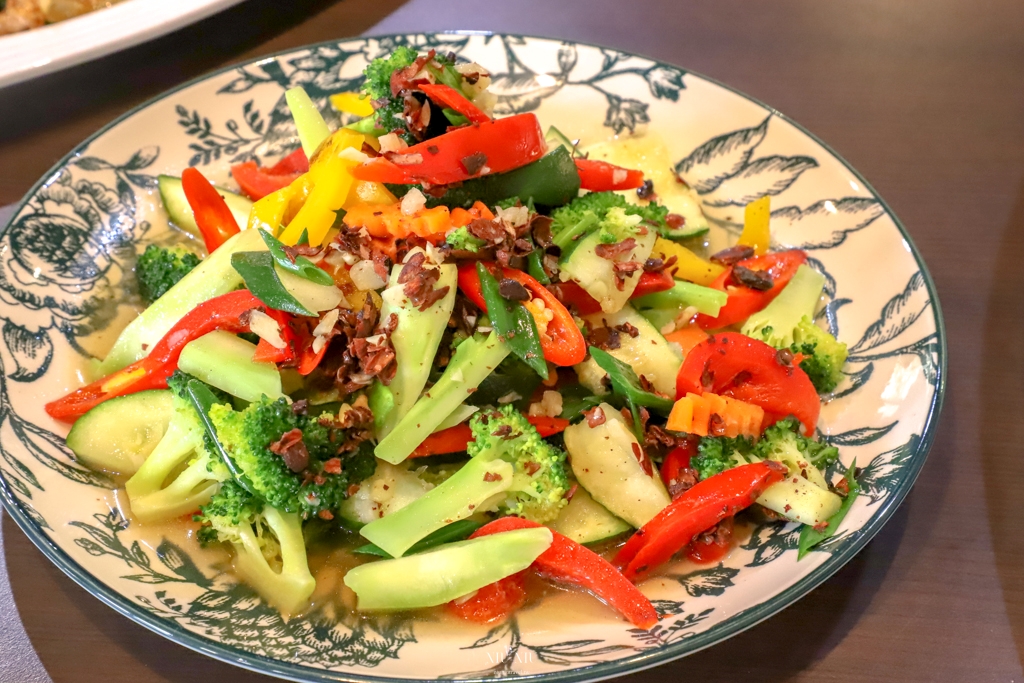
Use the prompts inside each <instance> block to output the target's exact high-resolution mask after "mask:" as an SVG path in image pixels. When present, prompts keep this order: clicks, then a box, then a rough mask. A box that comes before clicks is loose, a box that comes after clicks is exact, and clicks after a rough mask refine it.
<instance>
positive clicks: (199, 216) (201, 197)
mask: <svg viewBox="0 0 1024 683" xmlns="http://www.w3.org/2000/svg"><path fill="white" fill-rule="evenodd" d="M181 189H182V190H184V191H185V199H187V200H188V205H189V206H190V207H192V214H193V216H195V219H196V225H198V226H199V232H201V233H202V234H203V241H204V242H206V251H207V252H209V253H211V254H212V253H213V252H214V250H216V249H217V247H219V246H220V245H222V244H224V243H225V242H227V241H228V238H230V237H231V236H232V235H236V234H238V231H239V228H238V222H237V221H236V220H235V216H234V214H232V213H231V209H229V208H228V205H227V202H225V201H224V197H222V196H220V192H217V188H215V187H214V186H213V185H212V184H211V183H210V181H209V180H207V179H206V176H204V175H203V174H202V173H200V172H199V171H198V170H197V169H195V168H193V167H191V166H189V167H188V168H186V169H185V170H184V171H182V173H181Z"/></svg>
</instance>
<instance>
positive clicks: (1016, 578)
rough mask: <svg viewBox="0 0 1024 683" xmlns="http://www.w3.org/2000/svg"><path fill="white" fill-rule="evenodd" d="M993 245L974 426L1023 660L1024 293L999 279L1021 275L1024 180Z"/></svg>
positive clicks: (1008, 607)
mask: <svg viewBox="0 0 1024 683" xmlns="http://www.w3.org/2000/svg"><path fill="white" fill-rule="evenodd" d="M995 251H996V254H997V255H996V256H995V267H994V268H995V269H994V272H992V273H991V281H992V283H993V284H992V287H991V294H990V295H989V298H988V302H987V303H988V313H987V316H986V319H985V329H984V330H983V332H984V336H985V340H984V351H983V357H982V361H981V372H980V375H981V383H980V385H979V390H980V394H981V406H980V408H981V410H980V413H981V428H980V430H979V432H980V436H981V457H982V466H983V468H984V475H985V494H986V501H987V505H988V519H989V525H990V531H991V534H992V545H993V548H994V550H995V555H996V567H997V569H998V570H999V579H1000V582H1001V583H1002V588H1003V600H1004V602H1005V604H1006V613H1007V615H1008V617H1009V620H1010V627H1011V629H1012V630H1013V639H1014V642H1015V643H1017V656H1018V658H1020V659H1021V660H1022V664H1024V652H1022V651H1021V644H1022V643H1024V534H1022V533H1021V515H1022V510H1021V504H1022V502H1024V494H1022V490H1024V419H1022V414H1021V410H1022V409H1024V292H1021V291H1019V290H1016V289H1014V288H1012V287H1005V286H1003V283H1005V282H1016V281H1019V272H1020V269H1021V254H1024V184H1022V185H1021V187H1020V189H1019V190H1018V194H1017V201H1016V202H1015V203H1014V206H1013V211H1012V213H1011V214H1010V220H1009V222H1008V223H1007V225H1006V227H1005V228H1004V229H1003V234H1002V239H1001V241H1000V242H999V244H998V246H997V249H996V250H995ZM964 455H965V456H970V455H971V454H964Z"/></svg>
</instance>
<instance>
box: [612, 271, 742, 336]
mask: <svg viewBox="0 0 1024 683" xmlns="http://www.w3.org/2000/svg"><path fill="white" fill-rule="evenodd" d="M728 299H729V295H728V294H726V293H725V292H722V291H720V290H717V289H711V288H710V287H703V286H701V285H697V284H694V283H692V282H684V281H682V280H676V283H675V284H674V285H673V286H672V289H668V290H666V291H664V292H655V293H654V294H647V295H645V296H641V297H637V298H635V299H632V300H631V301H630V304H631V305H632V306H633V308H635V309H636V310H637V312H638V313H640V315H642V316H643V317H645V318H647V319H648V320H650V321H651V324H652V325H654V326H655V327H656V328H658V329H659V330H660V329H661V328H663V327H664V326H665V325H667V324H668V323H670V322H673V321H674V320H675V319H676V318H677V317H678V316H679V314H680V313H681V312H682V311H683V310H684V309H686V308H688V307H690V306H692V307H693V308H695V309H697V312H698V313H703V314H705V315H710V316H716V317H717V316H718V312H719V310H721V308H722V306H724V305H725V302H726V301H727V300H728Z"/></svg>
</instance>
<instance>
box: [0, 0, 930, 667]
mask: <svg viewBox="0 0 1024 683" xmlns="http://www.w3.org/2000/svg"><path fill="white" fill-rule="evenodd" d="M140 1H141V0H132V2H140ZM126 6H127V5H126ZM398 44H413V45H416V46H419V47H422V48H428V47H433V48H436V49H438V50H444V51H448V50H453V51H455V52H457V53H458V54H459V55H460V56H462V57H465V58H468V59H472V60H474V61H477V62H479V63H481V64H483V65H485V66H486V67H487V68H488V69H490V70H491V71H492V74H493V75H494V85H493V89H494V90H495V91H496V93H497V94H498V95H499V96H500V104H499V111H500V112H501V113H503V114H507V113H511V112H523V111H535V112H536V113H537V115H538V116H539V117H540V119H541V121H542V124H543V125H549V124H555V125H557V126H558V127H559V128H560V129H561V130H563V131H564V132H566V133H567V134H568V135H569V136H571V137H581V138H583V139H584V140H585V141H588V142H589V141H597V140H600V139H605V138H607V137H609V136H610V135H613V134H616V133H618V134H622V135H628V134H631V133H640V132H641V131H642V129H644V128H646V129H647V131H648V132H649V133H651V134H658V135H660V136H661V137H662V138H663V139H664V140H665V141H666V143H667V144H668V147H669V149H670V154H671V161H672V163H673V164H674V166H675V167H676V168H677V170H678V171H679V172H680V173H681V174H682V176H683V177H684V178H686V180H687V181H688V182H689V183H690V184H691V186H693V187H694V188H696V189H697V191H698V192H699V194H700V196H701V199H702V202H703V206H704V209H705V211H706V213H707V214H708V216H709V218H711V219H712V221H713V222H714V223H715V225H716V229H717V230H720V231H725V232H735V231H736V230H737V229H738V224H737V219H738V218H739V217H740V216H741V213H742V211H741V207H742V206H743V205H744V204H745V203H746V202H747V201H749V200H751V199H754V198H756V197H759V196H762V195H764V194H770V195H771V196H772V206H773V209H774V210H773V213H772V234H773V236H774V239H775V240H776V242H777V246H798V247H801V248H803V249H806V250H807V251H808V252H809V254H810V257H811V263H812V264H813V265H814V266H815V267H816V268H819V269H820V270H821V271H822V272H824V273H826V274H827V280H828V286H827V293H828V296H829V297H830V303H829V304H828V305H827V307H826V309H825V314H824V315H825V318H826V321H827V324H828V325H829V326H830V327H831V329H832V330H833V331H834V332H836V333H838V336H839V338H840V339H842V340H844V341H846V342H847V343H848V344H849V346H850V360H849V365H848V368H847V372H848V373H849V377H848V379H847V380H846V381H844V383H843V384H842V385H841V386H840V388H839V391H838V393H837V395H836V397H835V399H834V400H833V401H832V402H831V403H829V404H828V405H827V406H825V408H824V409H823V410H822V418H821V421H820V424H819V429H820V431H821V433H822V435H823V436H824V437H825V438H827V439H828V440H829V441H831V442H832V443H833V444H835V445H837V446H839V447H840V451H841V455H842V460H843V462H844V463H847V464H848V463H850V462H851V461H853V460H854V459H855V458H856V461H857V464H858V465H859V466H861V467H862V468H863V474H862V478H861V481H862V485H863V487H864V495H862V496H861V497H860V498H859V499H858V501H857V502H856V504H855V506H854V507H853V508H852V510H851V512H850V514H849V516H848V517H847V518H846V521H845V522H844V524H843V526H842V528H841V533H840V534H839V535H837V536H836V537H834V538H832V539H830V540H829V541H828V542H826V543H824V544H823V545H822V546H820V547H819V548H818V549H817V550H816V551H815V552H812V553H811V554H810V555H809V556H807V557H805V558H804V559H803V560H801V561H799V562H798V561H797V552H796V550H795V548H796V542H797V538H798V531H797V530H796V528H795V527H794V525H788V526H785V525H781V524H772V525H766V526H762V527H759V528H757V529H756V530H755V531H754V533H753V535H752V536H751V538H750V539H749V540H748V541H746V542H744V543H743V544H742V545H741V546H740V547H738V548H736V549H734V550H733V552H732V553H731V554H730V555H729V556H728V557H727V558H726V559H725V560H724V561H723V562H721V563H719V564H716V565H712V566H705V567H697V566H694V565H689V564H686V563H679V564H678V565H676V566H674V568H673V569H672V571H670V572H669V575H668V576H666V577H662V578H658V579H655V580H651V581H649V582H647V583H645V584H643V586H642V588H643V590H644V591H645V592H646V593H647V594H648V595H649V596H650V597H651V598H652V600H654V601H655V604H656V606H657V608H658V609H659V611H660V612H661V613H662V614H663V615H664V618H663V620H662V621H661V623H660V624H659V625H658V626H657V627H655V628H654V629H652V630H651V631H642V630H638V629H635V628H631V627H630V626H629V624H626V623H624V622H623V621H621V620H619V619H617V618H616V616H615V615H614V614H613V613H612V612H611V611H610V610H608V609H606V608H604V607H603V606H602V605H600V604H598V603H597V602H596V601H594V600H590V601H588V600H586V599H583V598H580V597H572V596H568V595H563V596H557V597H554V598H552V599H550V600H548V601H546V602H545V603H542V605H541V606H540V607H537V608H534V609H529V610H525V611H523V612H521V613H519V614H518V615H516V616H515V617H514V618H512V619H511V620H509V621H508V622H506V623H504V624H501V625H500V626H497V627H495V628H493V629H490V630H489V629H487V628H485V627H477V626H473V625H468V624H461V625H456V626H448V627H446V628H441V627H439V626H438V625H437V624H436V623H423V622H418V621H417V622H412V621H410V620H408V619H406V618H404V617H402V616H391V617H372V618H369V617H365V618H353V617H351V616H350V615H347V614H344V613H342V614H338V613H336V612H333V611H332V610H331V609H329V608H328V607H324V606H321V607H319V608H318V609H317V610H315V611H314V612H313V613H312V614H310V615H308V616H305V617H302V618H297V619H293V620H291V621H288V622H284V621H282V620H281V618H280V617H279V616H278V615H277V613H276V612H275V611H274V610H272V609H270V608H268V607H267V606H266V605H264V604H263V603H262V602H261V601H260V600H259V599H258V598H255V597H254V596H253V595H252V594H251V592H249V591H248V590H247V589H246V588H245V587H244V586H239V585H238V584H237V583H236V582H235V581H234V580H233V579H232V577H231V575H230V574H224V573H222V572H221V571H219V570H218V568H217V567H216V566H215V565H213V564H211V560H210V558H209V557H208V556H207V555H206V554H204V553H203V552H201V551H200V550H199V549H198V547H196V546H195V545H194V544H193V543H192V542H191V541H188V540H185V539H183V538H180V537H178V536H174V535H169V532H166V531H165V530H164V529H159V528H152V527H148V528H147V527H141V526H140V525H138V524H132V523H129V522H128V521H127V520H126V519H125V517H124V516H123V515H122V514H121V512H120V511H119V509H118V507H117V505H116V500H115V496H114V494H113V492H112V491H111V490H110V482H109V481H107V480H106V479H105V478H103V477H102V476H99V475H96V474H94V473H92V472H90V471H88V470H87V469H85V468H84V467H82V466H81V465H79V464H77V463H76V462H75V461H74V458H73V456H72V455H71V454H70V453H69V452H68V451H67V449H66V448H65V446H64V442H63V438H62V437H63V435H64V434H65V432H66V428H65V427H64V426H63V425H60V424H57V423H55V422H53V421H51V420H49V419H48V418H47V416H46V415H45V413H44V412H43V410H42V403H43V402H44V401H46V400H50V399H52V398H54V397H56V396H59V395H61V394H63V393H64V392H65V390H67V389H69V388H71V387H73V386H76V385H77V384H78V383H79V381H80V380H79V379H78V378H77V376H76V373H77V371H78V370H79V369H80V368H81V367H83V366H84V364H85V362H86V357H87V355H88V353H89V351H90V350H93V351H96V350H98V349H99V348H101V347H102V346H103V343H104V342H103V340H102V338H103V337H104V336H106V339H107V341H106V343H108V344H109V339H110V336H111V334H112V333H113V332H115V331H116V328H117V327H119V326H120V325H123V324H124V323H125V321H126V318H125V316H124V315H121V316H120V317H115V309H116V307H115V305H114V304H119V305H120V309H119V310H120V312H121V313H122V314H124V313H126V312H127V311H128V308H127V306H128V304H129V303H130V297H129V294H128V292H129V291H130V289H131V288H130V287H120V286H119V283H120V281H121V279H122V274H123V272H127V271H126V268H130V264H131V263H132V259H133V257H134V255H135V252H136V249H137V247H136V245H137V244H138V242H139V241H140V240H142V239H143V238H147V239H148V238H149V237H152V236H153V234H156V233H157V232H159V230H160V226H161V225H165V220H164V218H163V216H162V212H161V209H160V207H159V200H158V199H157V198H156V197H155V195H154V192H153V184H154V179H155V176H156V175H157V174H159V173H164V172H168V173H175V174H177V173H179V172H180V171H181V169H182V168H183V167H185V166H186V165H188V164H193V165H198V166H200V167H202V169H203V171H204V172H205V173H207V174H209V175H211V176H212V177H213V178H214V179H216V180H218V181H224V182H227V178H228V174H227V167H228V165H229V164H230V163H231V162H232V161H233V160H237V159H241V158H245V157H247V156H249V155H252V154H257V155H268V154H276V153H283V152H285V151H288V150H290V149H292V148H294V147H295V146H296V144H297V143H296V140H295V136H294V130H293V127H292V124H291V121H290V117H289V115H288V113H287V110H286V108H285V106H284V98H283V93H284V90H285V89H286V88H287V87H290V86H292V85H295V84H303V85H304V86H305V87H306V89H307V91H309V93H310V95H311V96H312V97H314V98H315V99H316V100H317V101H319V102H320V103H321V104H323V105H325V104H326V96H327V95H328V94H330V93H332V92H338V91H344V90H351V89H353V88H355V87H357V85H358V83H359V78H360V73H361V71H362V69H363V67H364V65H365V64H366V62H367V60H368V59H372V58H375V57H377V56H380V55H382V54H386V53H387V52H389V51H390V50H391V49H392V48H393V47H394V46H395V45H398ZM147 233H149V235H148V237H147ZM129 277H130V274H129ZM127 282H130V280H128V281H127ZM0 318H2V319H3V330H2V331H3V335H2V336H3V343H2V344H0V360H2V363H3V368H2V378H0V455H2V459H0V483H2V487H0V493H2V499H3V502H4V505H5V506H6V507H7V509H8V510H9V512H10V514H11V516H12V517H13V518H14V519H15V521H16V522H17V523H18V524H19V525H20V526H21V528H22V529H24V531H25V532H26V533H27V534H28V535H29V537H30V538H31V539H32V540H33V541H34V542H35V543H36V544H37V545H38V546H39V547H40V548H41V549H42V550H43V551H44V552H45V553H46V554H47V556H49V557H50V558H51V559H52V560H53V562H54V563H56V564H57V565H58V566H59V567H60V568H61V569H63V570H64V571H65V572H67V573H68V574H69V575H70V576H71V577H72V578H73V579H74V580H75V581H77V582H79V583H80V584H82V585H83V586H84V587H85V588H86V589H87V590H89V591H91V592H92V593H93V594H95V595H96V596H97V597H98V598H100V599H101V600H103V601H104V602H106V603H107V604H109V605H110V606H112V607H113V608H114V609H116V610H118V611H120V612H122V613H123V614H125V615H127V616H128V617H130V618H132V619H134V620H136V621H137V622H139V623H141V624H143V625H145V626H147V627H148V628H151V629H153V630H154V631H157V632H159V633H161V634H163V635H165V636H167V637H168V638H171V639H173V640H175V641H177V642H179V643H181V644H183V645H186V646H188V647H191V648H194V649H196V650H199V651H201V652H204V653H206V654H209V655H212V656H214V657H218V658H220V659H223V660H225V661H229V662H232V663H235V664H239V665H241V666H245V667H249V668H252V669H257V670H260V671H264V672H267V673H270V674H274V675H278V676H282V677H287V678H293V679H295V680H304V681H305V680H311V681H320V680H360V681H385V680H394V679H410V678H412V679H435V678H438V677H451V678H462V679H470V680H477V679H487V678H495V677H504V676H535V677H540V678H544V679H551V680H559V681H582V680H593V679H597V678H602V677H608V676H613V675H617V674H621V673H626V672H630V671H635V670H636V669H638V668H643V667H646V666H652V665H654V664H657V663H660V662H664V661H667V660H669V659H672V658H675V657H680V656H683V655H685V654H688V653H691V652H694V651H696V650H698V649H701V648H704V647H707V646H709V645H712V644H714V643H716V642H718V641H720V640H722V639H724V638H727V637H729V636H731V635H733V634H735V633H737V632H739V631H741V630H743V629H745V628H748V627H750V626H751V625H753V624H755V623H757V622H758V621H760V620H762V619H765V618H767V617H769V616H771V615H772V614H774V613H775V612H777V611H779V610H781V609H782V608H784V607H785V606H787V605H789V604H790V603H792V602H793V601H795V600H797V599H799V598H800V597H801V596H803V595H805V594H806V593H807V592H808V591H810V590H811V589H813V588H814V587H815V586H817V585H818V584H820V583H821V582H822V581H824V580H825V579H827V578H828V577H829V576H830V575H831V574H832V573H833V572H835V571H836V570H837V569H838V568H839V567H840V566H842V565H843V563H845V562H847V561H848V560H849V559H850V558H851V557H852V556H853V555H854V554H855V553H856V552H857V551H858V550H860V548H862V547H863V546H864V544H865V543H867V541H868V540H869V539H870V538H871V536H872V535H873V534H875V533H876V532H877V531H878V529H879V528H880V527H881V526H882V525H883V524H884V523H885V521H886V520H887V519H888V518H889V517H890V516H891V515H892V513H893V511H894V510H895V509H896V506H897V505H898V504H899V503H900V501H901V500H902V499H903V497H904V496H905V495H906V494H907V492H908V491H909V489H910V487H911V485H912V484H913V482H914V479H915V478H916V476H917V474H918V472H919V471H920V469H921V467H922V465H923V464H924V460H925V456H926V453H927V450H928V446H929V444H930V443H931V440H932V438H933V436H934V431H935V422H936V418H937V416H938V412H939V408H940V404H941V398H942V392H943V386H944V375H945V342H944V336H943V331H942V324H941V315H940V312H939V308H938V301H937V299H936V296H935V291H934V287H933V286H932V283H931V279H930V278H929V276H928V274H927V271H926V270H925V267H924V264H923V263H922V261H921V259H920V257H919V255H918V254H917V252H916V251H915V250H914V247H913V245H912V244H911V242H910V239H909V237H908V236H907V234H906V232H905V231H904V230H903V228H902V227H901V226H900V224H899V223H898V221H897V220H896V218H895V216H893V214H892V213H891V211H889V209H888V207H887V206H886V205H885V203H884V202H883V201H882V200H881V199H880V198H879V197H878V196H877V195H876V194H875V193H874V191H873V190H872V189H871V187H870V186H868V185H867V183H866V182H865V181H864V179H863V178H862V177H861V176H860V175H858V174H857V173H856V171H854V170H853V169H851V168H850V167H849V166H848V165H847V164H846V163H845V162H844V161H843V160H842V159H840V158H839V157H837V156H836V155H835V154H834V153H833V152H831V151H830V150H829V149H828V148H827V147H825V146H824V145H823V144H822V143H820V142H819V141H818V140H816V139H815V138H814V137H813V136H811V135H810V134H808V133H807V132H806V131H804V130H803V129H801V128H800V127H798V126H797V125H795V124H793V123H792V122H790V121H788V120H787V119H786V118H785V117H783V116H782V115H780V114H779V113H778V112H775V111H773V110H772V109H770V108H768V107H766V106H764V105H762V104H760V103H758V102H755V101H753V100H751V99H750V98H747V97H745V96H743V95H741V94H739V93H737V92H735V91H733V90H730V89H729V88H727V87H725V86H722V85H720V84H717V83H715V82H713V81H710V80H708V79H706V78H702V77H700V76H697V75H695V74H691V73H688V72H686V71H683V70H681V69H678V68H676V67H673V66H670V65H667V64H663V63H660V62H656V61H652V60H650V59H646V58H643V57H638V56H634V55H629V54H625V53H621V52H617V51H615V50H610V49H605V48H598V47H595V46H590V45H583V44H574V43H564V42H561V41H557V40H549V39H541V38H528V37H522V36H502V35H481V34H471V35H469V34H431V35H397V36H384V37H377V38H365V39H364V38H360V39H352V40H345V41H341V42H338V43H325V44H320V45H315V46H312V47H310V48H307V49H302V50H296V51H293V52H289V53H286V54H281V55H277V56H273V57H267V58H265V59H261V60H258V61H255V62H252V63H250V64H246V65H244V66H241V67H235V68H232V69H228V70H224V71H220V72H217V73H214V74H211V75H209V76H206V77H204V78H202V79H199V80H198V81H195V82H192V83H189V84H186V85H183V86H181V87H180V88H177V89H176V90H173V91H170V92H168V93H166V94H165V95H162V96H161V97H159V98H157V99H155V100H153V101H151V102H150V103H148V104H146V105H143V106H142V107H140V108H138V109H136V110H135V111H133V112H131V113H129V114H127V115H125V116H124V117H122V118H120V119H118V120H117V121H114V122H113V123H111V124H110V125H109V126H107V127H106V128H104V129H103V130H101V131H99V132H98V133H97V134H96V135H94V136H93V137H91V138H90V139H88V140H87V141H85V142H84V143H83V144H82V145H80V146H79V147H78V148H76V149H75V150H74V151H73V152H72V153H71V154H69V155H68V156H67V157H66V158H65V159H64V160H62V161H61V162H60V163H59V164H58V165H57V166H56V167H55V168H54V169H53V170H52V171H51V172H50V173H48V174H47V175H46V177H45V178H43V179H42V180H41V181H40V182H39V183H38V184H37V185H36V187H35V188H33V189H32V191H31V192H30V193H29V195H28V196H27V198H26V200H25V202H24V204H23V205H22V207H21V208H20V209H19V211H18V213H17V214H16V216H15V218H14V219H13V220H12V222H11V224H10V225H9V226H8V227H7V230H6V233H5V234H4V236H3V239H2V241H0Z"/></svg>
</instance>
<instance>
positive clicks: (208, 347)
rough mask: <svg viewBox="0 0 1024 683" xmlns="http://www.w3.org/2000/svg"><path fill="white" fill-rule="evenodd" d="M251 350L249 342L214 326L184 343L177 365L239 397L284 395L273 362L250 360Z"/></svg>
mask: <svg viewBox="0 0 1024 683" xmlns="http://www.w3.org/2000/svg"><path fill="white" fill-rule="evenodd" d="M255 352H256V345H255V344H253V343H252V342H248V341H246V340H244V339H241V338H239V337H238V336H236V335H234V334H231V333H230V332H225V331H224V330H217V331H215V332H210V333H209V334H206V335H203V336H202V337H199V338H198V339H195V340H193V341H191V342H189V343H188V344H186V345H185V348H184V349H182V350H181V357H180V358H179V359H178V368H179V369H180V370H181V371H182V372H185V373H188V374H190V375H193V376H195V377H196V378H198V379H200V380H202V381H204V382H206V383H207V384H210V385H212V386H214V387H217V388H218V389H220V390H221V391H226V392H228V393H229V394H231V395H232V396H237V397H238V398H240V399H242V400H243V401H258V400H259V399H260V397H261V396H267V397H268V398H272V399H276V398H280V397H281V396H284V394H283V393H282V391H281V373H280V372H278V370H277V366H276V365H274V364H273V363H260V362H257V361H254V360H253V359H252V356H253V354H254V353H255Z"/></svg>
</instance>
